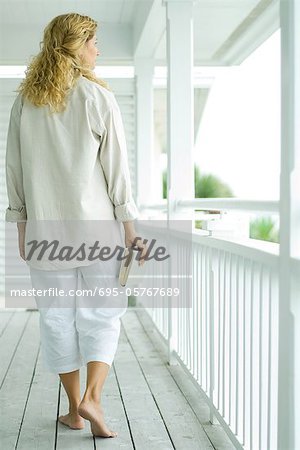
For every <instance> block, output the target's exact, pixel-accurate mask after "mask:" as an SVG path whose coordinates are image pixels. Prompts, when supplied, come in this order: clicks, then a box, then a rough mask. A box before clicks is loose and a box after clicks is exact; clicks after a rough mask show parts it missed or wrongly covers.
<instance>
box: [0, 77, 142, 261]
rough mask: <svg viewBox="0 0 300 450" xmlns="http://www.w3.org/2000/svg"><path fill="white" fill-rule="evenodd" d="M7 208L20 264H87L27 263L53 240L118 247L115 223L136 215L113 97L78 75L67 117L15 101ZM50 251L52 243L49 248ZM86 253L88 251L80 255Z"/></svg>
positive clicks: (118, 232)
mask: <svg viewBox="0 0 300 450" xmlns="http://www.w3.org/2000/svg"><path fill="white" fill-rule="evenodd" d="M6 185H7V194H8V200H9V206H8V208H7V209H6V214H5V221H6V222H17V221H26V233H25V258H26V263H27V264H28V265H30V266H32V267H34V268H37V269H44V270H59V269H68V268H73V267H77V266H82V265H90V264H92V263H95V260H90V259H88V258H85V259H83V260H80V259H77V258H75V259H70V260H69V261H66V260H60V259H59V258H58V259H57V258H55V259H51V258H50V257H49V255H50V254H51V250H52V247H51V246H50V247H49V251H46V253H45V255H44V256H43V258H42V259H41V260H39V258H38V254H37V253H35V254H34V257H31V258H30V257H29V258H28V253H29V251H30V245H29V244H28V243H30V242H31V241H32V240H33V239H35V240H36V241H37V242H42V241H43V240H46V241H48V243H53V242H55V240H57V241H58V242H59V243H60V244H61V245H60V247H59V248H62V247H63V246H67V245H71V246H72V247H73V248H74V250H76V248H79V246H80V245H81V244H82V243H84V245H85V249H86V250H87V249H88V246H89V245H93V244H94V242H95V241H96V240H97V241H98V240H99V245H100V247H101V246H102V247H103V246H104V245H107V244H109V246H110V247H111V248H113V247H114V246H115V245H121V246H124V229H123V227H122V226H121V222H126V221H131V220H134V219H136V218H137V217H138V215H139V213H138V210H137V208H136V205H135V202H134V200H133V197H132V191H131V182H130V174H129V167H128V159H127V147H126V139H125V133H124V127H123V122H122V118H121V113H120V109H119V106H118V104H117V101H116V98H115V96H114V94H113V93H112V92H111V91H108V90H107V89H105V88H104V87H102V86H100V85H98V84H97V83H94V82H92V81H90V80H88V79H87V78H85V77H83V76H81V77H80V78H79V79H78V82H77V84H76V86H75V87H74V88H73V89H72V91H71V92H70V94H69V96H68V99H67V107H66V109H65V111H63V112H60V113H54V114H52V113H50V108H49V106H48V105H46V106H42V107H36V106H34V105H33V104H31V103H30V102H28V101H27V100H26V99H25V100H23V98H22V96H21V95H20V94H19V95H18V96H17V98H16V99H15V101H14V104H13V106H12V109H11V114H10V122H9V128H8V135H7V149H6ZM51 245H52V244H51ZM86 253H88V252H86Z"/></svg>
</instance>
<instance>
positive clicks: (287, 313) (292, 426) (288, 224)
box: [278, 0, 300, 450]
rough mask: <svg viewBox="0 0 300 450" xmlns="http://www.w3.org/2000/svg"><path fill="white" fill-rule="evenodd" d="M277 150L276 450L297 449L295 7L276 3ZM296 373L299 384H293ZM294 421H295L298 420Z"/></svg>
mask: <svg viewBox="0 0 300 450" xmlns="http://www.w3.org/2000/svg"><path fill="white" fill-rule="evenodd" d="M280 16H281V18H280V21H281V58H282V63H281V76H282V87H281V93H282V113H281V114H282V143H281V144H282V147H281V178H280V259H279V342H278V344H279V374H278V375H279V379H278V449H280V450H288V449H295V448H300V431H299V419H300V416H299V412H298V411H299V403H300V390H299V374H300V343H299V339H296V337H297V336H299V331H300V308H299V306H300V305H299V290H298V292H297V291H296V290H295V289H294V288H293V286H294V285H295V284H296V283H297V285H298V287H299V285H300V283H299V282H298V281H297V280H296V279H295V276H293V274H292V260H291V257H295V258H300V232H299V229H300V225H299V224H300V188H299V187H300V126H299V124H300V25H299V24H300V3H299V0H289V1H287V0H281V7H280ZM297 373H298V379H297ZM297 417H298V418H297Z"/></svg>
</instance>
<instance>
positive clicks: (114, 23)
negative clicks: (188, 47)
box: [0, 0, 279, 65]
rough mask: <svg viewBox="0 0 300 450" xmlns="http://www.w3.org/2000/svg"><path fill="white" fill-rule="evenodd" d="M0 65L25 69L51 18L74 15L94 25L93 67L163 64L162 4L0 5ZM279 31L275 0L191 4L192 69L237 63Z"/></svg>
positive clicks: (71, 0)
mask: <svg viewBox="0 0 300 450" xmlns="http://www.w3.org/2000/svg"><path fill="white" fill-rule="evenodd" d="M0 9H1V15H0V27H1V28H0V29H1V32H0V38H1V39H0V64H2V65H14V64H18V65H25V64H26V63H27V62H28V59H29V57H30V56H31V55H34V54H36V53H37V52H38V51H39V42H40V41H41V39H42V33H43V29H44V27H45V26H46V24H47V23H48V22H49V21H50V20H51V19H52V18H53V17H55V16H56V15H59V14H65V13H67V12H78V13H80V14H85V15H89V16H92V17H94V18H95V19H96V20H97V21H98V23H99V28H98V40H99V42H100V52H101V56H100V58H99V59H98V64H101V65H110V64H116V65H117V64H125V65H127V64H130V65H131V64H133V61H134V58H135V57H141V58H144V57H154V58H155V60H156V64H161V65H164V64H165V63H166V33H165V28H166V27H165V23H166V20H165V14H166V7H165V6H164V5H163V1H162V0H59V1H58V0H53V1H51V2H49V1H47V0H22V1H20V0H0ZM278 26H279V6H278V0H198V1H197V0H196V1H195V2H194V54H195V65H227V64H236V63H239V62H241V61H242V60H243V59H244V58H245V57H247V56H248V55H249V54H250V53H251V51H253V50H254V48H255V47H257V46H258V45H259V44H260V43H261V42H263V40H264V39H266V38H267V37H268V36H269V35H270V34H272V32H273V31H275V30H276V29H277V28H278Z"/></svg>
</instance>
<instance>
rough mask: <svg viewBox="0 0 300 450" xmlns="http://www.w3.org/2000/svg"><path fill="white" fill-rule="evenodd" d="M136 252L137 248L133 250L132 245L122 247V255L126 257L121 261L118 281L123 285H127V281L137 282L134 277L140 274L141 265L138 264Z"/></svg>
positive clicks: (141, 271)
mask: <svg viewBox="0 0 300 450" xmlns="http://www.w3.org/2000/svg"><path fill="white" fill-rule="evenodd" d="M138 253H139V250H135V249H134V248H133V247H131V248H129V247H125V249H124V252H123V255H122V257H125V256H126V257H125V258H124V259H122V261H121V266H120V272H119V282H120V285H121V286H123V287H124V286H127V285H128V284H129V281H130V282H131V284H132V283H133V284H136V285H138V284H139V283H138V281H137V280H136V278H138V277H139V276H141V275H142V273H143V266H139V260H138V259H137V255H138ZM144 264H145V263H144Z"/></svg>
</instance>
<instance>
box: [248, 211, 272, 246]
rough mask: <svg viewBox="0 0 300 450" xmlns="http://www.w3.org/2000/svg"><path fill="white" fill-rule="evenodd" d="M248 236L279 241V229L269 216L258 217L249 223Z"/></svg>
mask: <svg viewBox="0 0 300 450" xmlns="http://www.w3.org/2000/svg"><path fill="white" fill-rule="evenodd" d="M250 238H252V239H259V240H261V241H269V242H277V243H278V242H279V230H278V228H277V227H276V224H275V222H274V221H273V220H272V218H271V217H259V218H258V219H255V220H252V221H251V223H250Z"/></svg>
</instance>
